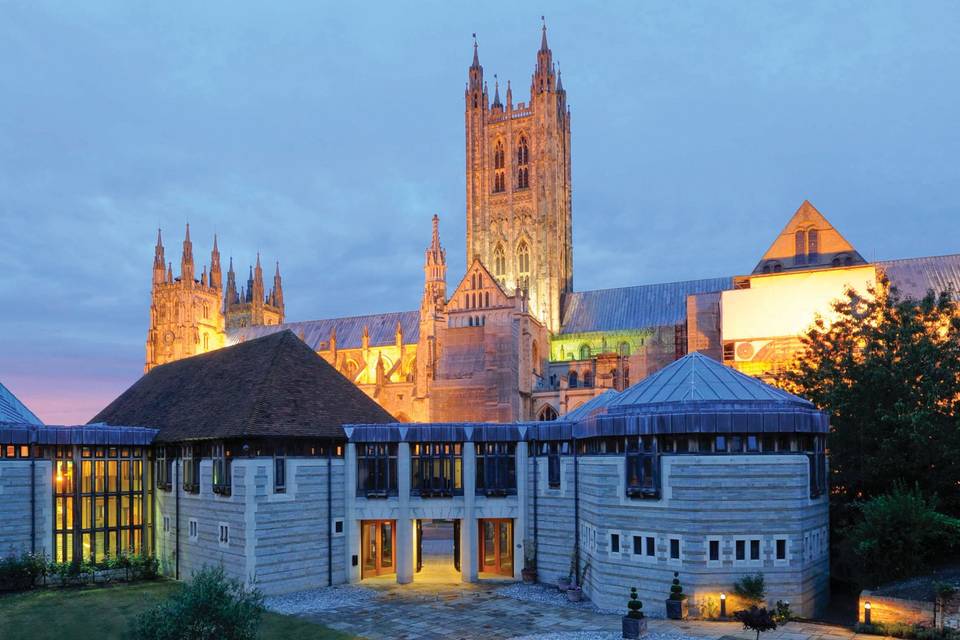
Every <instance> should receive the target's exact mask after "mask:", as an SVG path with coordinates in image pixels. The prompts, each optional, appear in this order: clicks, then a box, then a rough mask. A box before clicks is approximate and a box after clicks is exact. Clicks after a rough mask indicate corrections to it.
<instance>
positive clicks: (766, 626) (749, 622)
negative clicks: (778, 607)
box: [733, 605, 777, 640]
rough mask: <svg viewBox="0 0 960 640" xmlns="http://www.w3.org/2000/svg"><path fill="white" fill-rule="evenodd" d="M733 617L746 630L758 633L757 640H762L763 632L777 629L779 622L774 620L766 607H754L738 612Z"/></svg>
mask: <svg viewBox="0 0 960 640" xmlns="http://www.w3.org/2000/svg"><path fill="white" fill-rule="evenodd" d="M733 617H734V618H736V619H737V621H738V622H741V623H742V624H743V628H744V629H750V630H751V631H756V632H757V640H760V633H761V632H762V631H772V630H774V629H776V628H777V621H776V620H774V619H773V616H771V615H770V612H769V611H767V608H766V607H757V605H753V606H752V607H750V608H749V609H744V610H742V611H737V612H736V613H734V614H733Z"/></svg>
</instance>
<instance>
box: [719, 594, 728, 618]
mask: <svg viewBox="0 0 960 640" xmlns="http://www.w3.org/2000/svg"><path fill="white" fill-rule="evenodd" d="M720 617H721V618H726V617H727V594H725V593H721V594H720Z"/></svg>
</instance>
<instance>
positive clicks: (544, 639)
mask: <svg viewBox="0 0 960 640" xmlns="http://www.w3.org/2000/svg"><path fill="white" fill-rule="evenodd" d="M622 637H623V636H621V635H620V633H619V632H614V631H573V632H566V633H538V634H535V635H532V636H517V637H515V638H511V639H510V640H621V638H622ZM641 637H642V638H643V640H695V639H694V638H692V637H690V636H684V635H681V634H673V633H670V634H667V633H657V632H655V631H648V632H647V633H646V634H645V635H643V636H641ZM701 640H702V639H701Z"/></svg>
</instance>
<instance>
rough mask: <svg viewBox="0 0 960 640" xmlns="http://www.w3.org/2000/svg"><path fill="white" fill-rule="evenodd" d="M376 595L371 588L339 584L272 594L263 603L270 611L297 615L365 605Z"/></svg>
mask: <svg viewBox="0 0 960 640" xmlns="http://www.w3.org/2000/svg"><path fill="white" fill-rule="evenodd" d="M377 596H378V594H377V592H376V591H374V590H373V589H367V588H365V587H356V586H352V585H340V586H336V587H323V588H322V589H310V590H309V591H296V592H294V593H287V594H284V595H282V596H272V597H270V598H267V599H266V600H265V602H264V605H265V606H266V608H267V609H269V610H270V611H275V612H277V613H282V614H284V615H299V614H301V613H322V612H324V611H334V610H337V609H355V608H357V607H363V606H365V605H366V604H367V603H368V602H370V601H371V600H374V599H376V598H377Z"/></svg>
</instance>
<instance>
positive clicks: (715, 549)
mask: <svg viewBox="0 0 960 640" xmlns="http://www.w3.org/2000/svg"><path fill="white" fill-rule="evenodd" d="M719 559H720V541H719V540H711V541H710V560H711V561H713V562H716V561H718V560H719Z"/></svg>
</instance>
